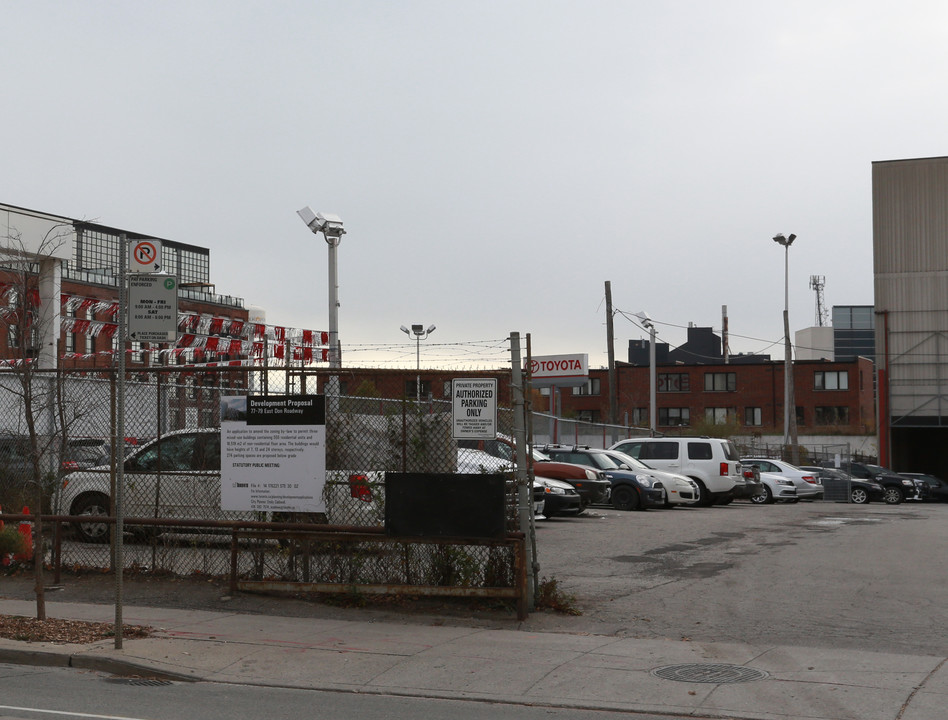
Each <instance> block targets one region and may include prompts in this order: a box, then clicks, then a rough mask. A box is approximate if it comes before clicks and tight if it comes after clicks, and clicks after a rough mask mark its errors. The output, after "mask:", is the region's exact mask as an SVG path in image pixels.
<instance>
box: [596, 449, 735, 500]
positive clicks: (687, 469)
mask: <svg viewBox="0 0 948 720" xmlns="http://www.w3.org/2000/svg"><path fill="white" fill-rule="evenodd" d="M609 449H610V450H620V451H621V452H624V453H625V454H626V455H631V456H632V457H634V458H636V459H637V460H641V461H642V462H644V463H645V464H646V465H648V466H650V467H653V468H655V469H656V470H666V471H668V472H673V473H678V474H679V475H685V476H686V477H690V478H691V479H692V480H694V481H695V482H696V483H698V489H699V490H700V497H699V499H698V505H705V506H707V505H711V504H712V503H722V504H726V503H729V502H730V501H731V500H732V499H733V498H734V496H735V494H740V490H741V489H742V488H741V487H739V486H743V485H744V474H743V472H742V470H741V461H740V455H738V452H737V448H736V447H734V444H733V443H732V442H731V441H730V440H723V439H721V438H709V437H663V438H648V437H645V438H631V439H629V440H621V441H619V442H617V443H616V444H615V445H613V446H612V447H611V448H609ZM735 489H738V493H735Z"/></svg>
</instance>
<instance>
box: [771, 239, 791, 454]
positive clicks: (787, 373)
mask: <svg viewBox="0 0 948 720" xmlns="http://www.w3.org/2000/svg"><path fill="white" fill-rule="evenodd" d="M796 239H797V236H796V235H794V234H793V233H790V237H784V236H783V233H778V234H777V235H774V242H775V243H777V244H779V245H783V250H784V253H783V259H784V260H783V340H784V366H783V444H784V446H787V445H790V444H791V443H792V452H793V455H794V462H795V461H796V453H797V450H796V447H797V412H796V400H795V398H794V393H793V357H792V354H791V350H790V246H791V245H792V244H793V241H794V240H796Z"/></svg>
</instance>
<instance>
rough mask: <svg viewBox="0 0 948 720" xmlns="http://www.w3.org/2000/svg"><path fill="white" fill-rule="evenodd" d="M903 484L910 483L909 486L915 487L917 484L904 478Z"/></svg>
mask: <svg viewBox="0 0 948 720" xmlns="http://www.w3.org/2000/svg"><path fill="white" fill-rule="evenodd" d="M902 484H903V485H908V486H909V487H914V486H915V483H914V482H912V481H911V480H903V481H902Z"/></svg>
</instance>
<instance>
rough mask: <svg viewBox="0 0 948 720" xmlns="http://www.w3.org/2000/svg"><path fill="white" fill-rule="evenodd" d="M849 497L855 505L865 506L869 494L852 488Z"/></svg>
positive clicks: (861, 489)
mask: <svg viewBox="0 0 948 720" xmlns="http://www.w3.org/2000/svg"><path fill="white" fill-rule="evenodd" d="M849 497H850V499H851V500H852V501H853V502H854V503H855V504H856V505H865V504H866V503H867V502H869V493H868V492H866V490H865V488H861V487H855V488H853V489H852V492H851V493H849Z"/></svg>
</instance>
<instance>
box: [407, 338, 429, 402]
mask: <svg viewBox="0 0 948 720" xmlns="http://www.w3.org/2000/svg"><path fill="white" fill-rule="evenodd" d="M435 329H436V328H435V326H434V325H429V326H428V329H427V330H425V326H424V325H412V326H411V330H409V329H408V328H407V327H405V326H404V325H402V327H401V330H402V332H403V333H405V334H406V335H407V336H408V337H411V336H412V335H414V336H415V372H417V373H418V374H417V375H416V376H415V395H416V398H415V399H416V400H417V401H418V402H421V341H422V340H425V339H426V338H427V337H428V336H429V335H431V333H433V332H434V331H435Z"/></svg>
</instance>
